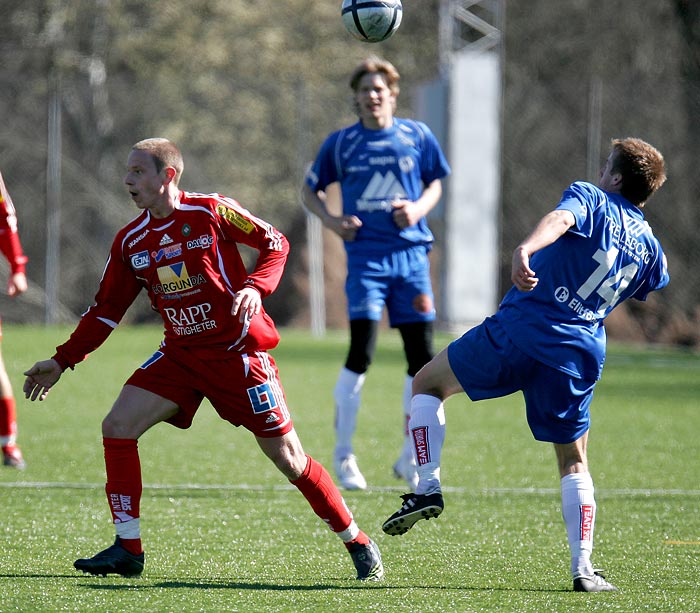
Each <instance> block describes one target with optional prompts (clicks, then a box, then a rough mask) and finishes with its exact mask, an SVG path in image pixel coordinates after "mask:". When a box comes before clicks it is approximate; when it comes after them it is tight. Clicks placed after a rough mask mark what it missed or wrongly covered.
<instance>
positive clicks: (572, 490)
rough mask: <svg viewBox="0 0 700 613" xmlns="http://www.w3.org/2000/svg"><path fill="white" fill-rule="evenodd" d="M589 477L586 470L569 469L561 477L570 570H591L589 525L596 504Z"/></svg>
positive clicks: (575, 573) (577, 572) (585, 572)
mask: <svg viewBox="0 0 700 613" xmlns="http://www.w3.org/2000/svg"><path fill="white" fill-rule="evenodd" d="M593 494H594V489H593V479H592V478H591V475H590V474H589V473H573V474H571V475H566V476H565V477H562V480H561V514H562V517H563V518H564V523H565V524H566V534H567V537H568V539H569V549H570V551H571V574H572V575H573V576H574V577H576V576H579V575H586V576H590V575H592V574H593V565H592V564H591V552H592V551H593V528H594V526H595V512H596V504H595V498H594V496H593Z"/></svg>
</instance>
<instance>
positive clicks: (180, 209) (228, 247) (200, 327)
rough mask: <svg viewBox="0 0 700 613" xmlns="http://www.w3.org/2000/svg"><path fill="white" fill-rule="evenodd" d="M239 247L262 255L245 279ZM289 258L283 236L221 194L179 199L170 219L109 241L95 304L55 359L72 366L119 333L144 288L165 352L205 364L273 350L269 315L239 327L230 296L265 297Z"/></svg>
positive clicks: (143, 223)
mask: <svg viewBox="0 0 700 613" xmlns="http://www.w3.org/2000/svg"><path fill="white" fill-rule="evenodd" d="M237 243H242V244H245V245H248V246H250V247H253V248H254V249H256V250H257V251H258V252H259V255H258V258H257V261H256V263H255V267H254V269H253V271H252V272H251V273H250V274H248V272H247V270H246V267H245V265H244V263H243V260H242V258H241V255H240V253H239V251H238V246H237ZM288 253H289V243H288V242H287V239H286V238H285V236H284V235H283V234H281V233H280V232H279V231H278V230H276V229H275V228H274V227H272V226H271V225H270V224H268V223H266V222H265V221H263V220H261V219H258V218H257V217H255V216H254V215H252V214H251V213H250V212H249V211H247V210H246V209H244V208H243V207H242V206H241V205H240V204H239V203H238V202H236V201H235V200H233V199H231V198H226V197H224V196H221V195H219V194H208V195H205V194H196V193H189V192H180V195H179V201H178V202H177V203H176V208H175V210H174V211H173V213H172V214H171V215H169V216H168V217H166V218H165V219H156V218H154V217H153V216H152V215H151V214H150V212H149V211H147V210H146V211H143V212H142V213H141V215H139V216H138V217H136V219H134V220H132V221H131V222H129V223H128V224H127V225H126V226H124V227H123V228H122V229H121V230H119V232H117V235H116V237H115V239H114V242H113V244H112V248H111V251H110V254H109V259H108V260H107V265H106V267H105V270H104V273H103V275H102V280H101V281H100V287H99V290H98V292H97V294H96V296H95V304H94V305H93V306H91V307H90V308H89V309H88V310H87V311H86V312H85V313H84V314H83V316H82V319H81V320H80V323H79V324H78V326H77V328H76V329H75V331H74V332H73V334H72V335H71V337H70V338H69V339H68V341H66V342H65V343H64V344H63V345H61V346H59V347H57V348H56V354H55V355H54V359H55V360H56V361H58V363H59V364H60V365H61V367H62V368H63V369H65V368H67V367H71V368H72V367H73V366H74V365H75V364H77V363H78V362H80V361H81V360H83V359H85V357H87V355H88V354H89V353H90V352H92V351H94V350H95V349H97V347H99V346H100V345H101V344H102V343H103V342H104V341H105V339H106V338H107V337H108V336H109V334H110V332H111V331H112V330H113V329H114V328H116V326H117V325H118V324H119V321H120V320H121V318H122V317H123V315H124V313H125V312H126V310H127V309H128V308H129V306H130V305H131V304H132V303H133V302H134V300H135V299H136V296H137V295H138V294H139V292H140V291H141V290H142V289H145V290H146V291H147V292H148V296H149V298H150V300H151V306H152V308H153V309H154V310H156V311H158V313H160V315H161V317H162V318H163V323H164V325H165V338H164V340H163V343H164V344H165V345H171V344H172V345H175V346H177V347H180V348H183V349H186V350H187V351H189V352H192V353H193V354H194V355H196V356H197V357H199V358H200V359H204V360H209V359H217V358H221V357H224V356H225V355H230V352H232V351H236V352H253V351H256V350H261V351H264V350H267V349H272V348H273V347H275V346H276V345H277V343H278V342H279V334H278V332H277V330H276V328H275V325H274V322H273V321H272V319H271V318H270V317H269V315H268V314H267V313H266V312H265V311H264V310H262V309H261V312H260V313H259V314H258V315H255V316H254V317H253V318H252V319H247V320H246V321H245V322H244V323H241V322H239V316H238V315H236V316H233V315H231V307H232V305H233V294H234V293H236V292H237V291H239V290H240V289H242V288H243V287H245V286H252V287H254V288H255V289H257V290H258V291H259V292H260V294H261V296H262V297H263V298H265V297H266V296H268V295H269V294H271V293H272V292H273V291H274V290H275V289H276V288H277V285H278V284H279V280H280V278H281V277H282V273H283V271H284V265H285V262H286V260H287V255H288Z"/></svg>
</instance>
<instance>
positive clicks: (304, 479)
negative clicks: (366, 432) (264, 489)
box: [291, 455, 369, 545]
mask: <svg viewBox="0 0 700 613" xmlns="http://www.w3.org/2000/svg"><path fill="white" fill-rule="evenodd" d="M306 457H307V462H306V469H305V470H304V472H303V474H302V475H301V477H299V478H298V479H296V480H295V481H292V482H291V483H292V485H295V486H296V487H297V488H298V489H299V491H300V492H301V493H302V494H303V495H304V497H305V498H306V499H307V500H308V501H309V504H310V505H311V508H312V509H313V510H314V512H315V513H316V515H318V516H319V517H320V518H321V519H322V520H323V521H325V522H326V523H327V524H328V525H329V526H330V529H331V530H333V532H343V530H347V529H348V528H349V527H350V524H351V523H352V513H350V509H348V507H347V505H346V504H345V501H344V500H343V496H342V495H341V494H340V490H338V488H337V487H336V485H335V483H333V479H331V476H330V475H329V474H328V471H327V470H326V469H325V468H323V465H321V464H320V463H319V462H317V461H316V460H314V459H313V458H312V457H311V456H309V455H307V456H306ZM363 538H364V539H365V541H364V543H363V544H366V543H368V542H369V538H368V537H367V535H366V534H365V533H364V532H362V531H360V533H359V534H358V535H357V536H356V537H355V539H354V540H353V542H358V543H359V542H362V541H363ZM346 545H347V543H346Z"/></svg>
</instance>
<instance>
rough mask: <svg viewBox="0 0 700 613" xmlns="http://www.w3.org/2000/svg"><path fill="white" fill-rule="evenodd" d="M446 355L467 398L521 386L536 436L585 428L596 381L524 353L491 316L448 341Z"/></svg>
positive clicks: (551, 437)
mask: <svg viewBox="0 0 700 613" xmlns="http://www.w3.org/2000/svg"><path fill="white" fill-rule="evenodd" d="M447 356H448V358H449V361H450V367H451V368H452V371H453V372H454V374H455V376H456V377H457V380H458V381H459V383H460V385H461V386H462V388H463V389H464V391H465V392H466V393H467V395H468V396H469V398H471V399H472V400H485V399H487V398H499V397H501V396H506V395H508V394H512V393H514V392H518V391H521V392H522V393H523V396H524V397H525V409H526V412H527V423H528V425H529V426H530V431H531V432H532V434H533V436H534V437H535V439H537V440H538V441H546V442H549V443H559V444H566V443H572V442H574V441H575V440H577V439H579V438H580V437H581V436H582V435H583V434H585V433H586V432H587V431H588V429H589V428H590V423H591V418H590V405H591V401H592V400H593V388H594V387H595V383H596V382H595V381H589V380H584V379H576V378H574V377H572V376H571V375H569V374H567V373H564V372H561V371H559V370H556V369H554V368H552V367H551V366H547V365H546V364H543V363H542V362H538V361H537V360H535V359H534V358H532V357H530V356H529V355H527V354H526V353H523V352H522V351H521V350H520V349H518V348H517V347H516V346H515V345H513V343H512V342H511V341H510V339H509V338H508V336H507V335H506V333H505V332H504V331H503V328H502V327H501V325H500V324H499V323H498V322H497V321H496V320H495V319H494V318H493V317H489V318H488V319H486V320H485V321H484V322H482V323H481V324H480V325H478V326H476V327H475V328H472V329H471V330H469V331H468V332H467V333H466V334H464V335H463V336H462V337H461V338H458V339H457V340H455V341H453V342H452V343H450V345H449V347H448V349H447Z"/></svg>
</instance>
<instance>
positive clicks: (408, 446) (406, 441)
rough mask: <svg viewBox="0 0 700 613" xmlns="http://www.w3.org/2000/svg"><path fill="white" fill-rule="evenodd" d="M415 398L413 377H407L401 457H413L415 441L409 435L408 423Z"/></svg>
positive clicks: (404, 383) (404, 386)
mask: <svg viewBox="0 0 700 613" xmlns="http://www.w3.org/2000/svg"><path fill="white" fill-rule="evenodd" d="M412 397H413V377H411V376H410V375H406V378H405V379H404V382H403V426H404V428H403V448H402V450H401V457H403V458H411V457H413V439H411V437H410V436H409V435H408V421H409V419H411V399H412Z"/></svg>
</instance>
